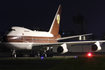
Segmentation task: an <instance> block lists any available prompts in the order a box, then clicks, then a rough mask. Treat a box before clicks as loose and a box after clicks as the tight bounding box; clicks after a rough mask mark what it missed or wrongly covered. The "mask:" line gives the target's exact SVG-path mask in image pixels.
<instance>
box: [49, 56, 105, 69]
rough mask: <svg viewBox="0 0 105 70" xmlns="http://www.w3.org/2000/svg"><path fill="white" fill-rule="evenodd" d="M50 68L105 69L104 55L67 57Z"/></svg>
mask: <svg viewBox="0 0 105 70" xmlns="http://www.w3.org/2000/svg"><path fill="white" fill-rule="evenodd" d="M50 70H105V56H104V57H102V56H100V57H89V58H88V57H78V58H76V59H73V58H71V59H67V60H65V61H64V62H62V63H61V64H59V65H57V66H55V67H54V68H52V69H50Z"/></svg>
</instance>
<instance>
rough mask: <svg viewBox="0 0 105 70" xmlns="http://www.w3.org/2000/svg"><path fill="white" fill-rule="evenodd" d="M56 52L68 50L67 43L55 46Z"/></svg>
mask: <svg viewBox="0 0 105 70" xmlns="http://www.w3.org/2000/svg"><path fill="white" fill-rule="evenodd" d="M57 52H58V53H61V54H63V53H66V52H68V49H67V45H66V44H65V43H64V44H62V45H61V46H59V47H58V48H57Z"/></svg>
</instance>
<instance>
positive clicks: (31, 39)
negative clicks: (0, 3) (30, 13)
mask: <svg viewBox="0 0 105 70" xmlns="http://www.w3.org/2000/svg"><path fill="white" fill-rule="evenodd" d="M61 8H62V7H61V5H59V7H58V10H57V12H56V14H55V17H54V19H53V22H52V25H51V27H50V29H49V31H48V32H46V31H37V30H30V29H27V28H24V27H19V26H13V27H11V29H9V30H8V32H7V33H6V35H4V37H3V41H2V42H1V44H2V45H5V46H7V47H9V48H10V49H11V50H12V57H16V51H17V50H32V51H44V52H43V53H41V52H39V53H40V55H42V54H44V55H48V54H47V51H49V52H51V51H50V50H51V49H52V48H53V47H55V46H57V52H58V53H61V54H64V53H66V52H68V47H67V44H70V45H75V44H88V43H93V45H92V47H91V50H92V51H99V50H101V43H103V42H105V41H104V40H99V41H98V40H97V41H70V42H59V40H64V39H69V38H75V37H79V39H80V40H81V37H84V39H85V36H87V35H92V34H83V35H76V36H69V37H63V38H62V37H61V35H60V34H59V26H60V17H61ZM33 54H34V53H33ZM49 55H50V54H49Z"/></svg>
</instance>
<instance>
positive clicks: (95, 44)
mask: <svg viewBox="0 0 105 70" xmlns="http://www.w3.org/2000/svg"><path fill="white" fill-rule="evenodd" d="M91 50H92V51H95V52H97V51H100V50H101V45H100V42H99V41H97V42H96V43H94V44H93V45H92V46H91Z"/></svg>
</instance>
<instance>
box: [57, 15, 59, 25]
mask: <svg viewBox="0 0 105 70" xmlns="http://www.w3.org/2000/svg"><path fill="white" fill-rule="evenodd" d="M57 23H58V24H59V23H60V15H59V14H57Z"/></svg>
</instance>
